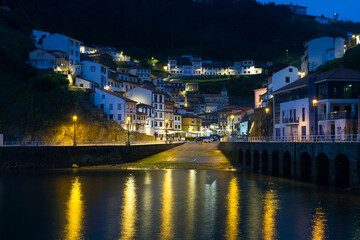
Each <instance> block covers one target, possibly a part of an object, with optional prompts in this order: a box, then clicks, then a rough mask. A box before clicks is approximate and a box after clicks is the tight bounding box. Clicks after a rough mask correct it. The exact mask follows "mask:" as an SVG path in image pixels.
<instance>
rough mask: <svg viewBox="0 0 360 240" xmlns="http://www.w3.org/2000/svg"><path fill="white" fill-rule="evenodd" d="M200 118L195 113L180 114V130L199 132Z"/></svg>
mask: <svg viewBox="0 0 360 240" xmlns="http://www.w3.org/2000/svg"><path fill="white" fill-rule="evenodd" d="M201 125H202V119H201V117H199V116H196V115H195V114H190V113H187V114H184V115H183V116H182V130H183V131H185V132H190V133H200V131H201Z"/></svg>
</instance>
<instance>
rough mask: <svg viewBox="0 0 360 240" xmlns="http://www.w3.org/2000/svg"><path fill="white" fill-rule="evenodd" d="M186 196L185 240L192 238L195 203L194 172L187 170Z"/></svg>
mask: <svg viewBox="0 0 360 240" xmlns="http://www.w3.org/2000/svg"><path fill="white" fill-rule="evenodd" d="M188 189H189V190H188V195H187V209H186V215H187V220H186V236H187V239H190V238H192V236H193V232H194V222H195V201H196V171H195V170H193V169H192V170H189V185H188Z"/></svg>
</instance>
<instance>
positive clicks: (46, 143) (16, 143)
mask: <svg viewBox="0 0 360 240" xmlns="http://www.w3.org/2000/svg"><path fill="white" fill-rule="evenodd" d="M180 142H183V141H178V140H168V141H165V140H143V141H130V145H152V144H167V143H180ZM126 145H127V142H126V141H76V142H75V144H74V142H73V141H4V143H3V145H2V147H7V146H12V147H26V146H29V147H34V146H39V147H41V146H126Z"/></svg>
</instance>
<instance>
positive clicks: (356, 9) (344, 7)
mask: <svg viewBox="0 0 360 240" xmlns="http://www.w3.org/2000/svg"><path fill="white" fill-rule="evenodd" d="M258 1H259V2H263V3H267V2H275V3H277V4H289V3H292V4H298V5H302V6H307V7H309V8H308V14H310V15H316V16H317V15H321V14H324V15H325V16H326V17H332V16H333V14H334V12H336V13H338V14H340V16H339V19H340V20H344V21H346V20H352V21H356V22H360V0H342V1H339V0H292V1H291V0H272V1H271V0H258Z"/></svg>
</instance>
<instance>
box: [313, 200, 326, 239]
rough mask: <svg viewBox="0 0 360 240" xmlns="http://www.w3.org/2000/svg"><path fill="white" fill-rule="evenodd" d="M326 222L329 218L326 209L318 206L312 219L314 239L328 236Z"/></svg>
mask: <svg viewBox="0 0 360 240" xmlns="http://www.w3.org/2000/svg"><path fill="white" fill-rule="evenodd" d="M326 222H327V219H326V214H325V211H324V209H323V208H321V207H318V208H317V209H316V212H315V215H314V216H313V220H312V223H313V227H312V240H322V239H325V238H326V227H327V224H326Z"/></svg>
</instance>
